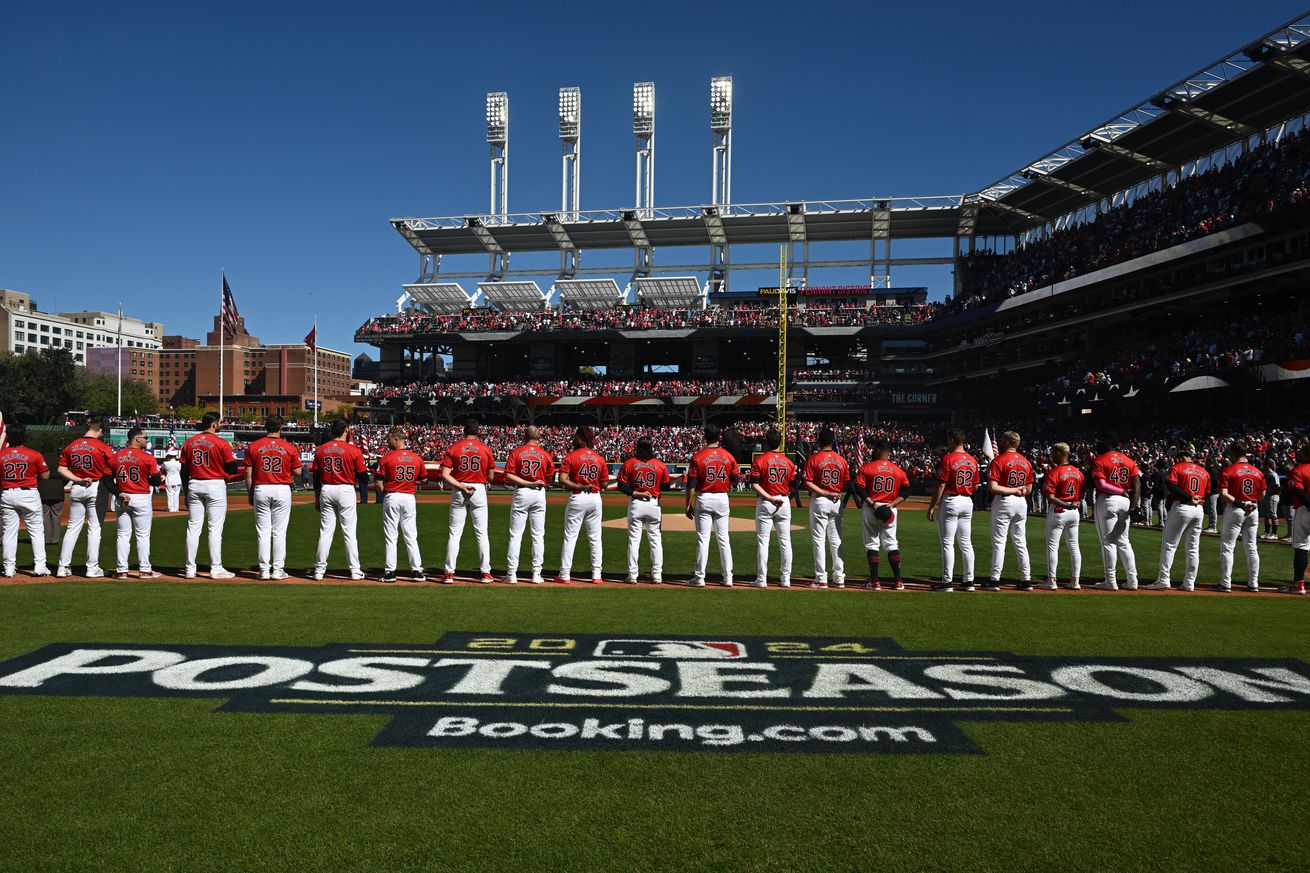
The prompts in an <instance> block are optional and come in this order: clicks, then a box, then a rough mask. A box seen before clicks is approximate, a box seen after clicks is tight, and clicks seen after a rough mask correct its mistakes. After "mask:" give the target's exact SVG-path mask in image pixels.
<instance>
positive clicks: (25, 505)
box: [0, 424, 50, 579]
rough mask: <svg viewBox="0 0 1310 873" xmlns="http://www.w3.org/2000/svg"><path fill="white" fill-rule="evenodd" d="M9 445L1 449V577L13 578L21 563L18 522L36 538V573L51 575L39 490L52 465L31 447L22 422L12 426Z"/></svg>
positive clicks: (34, 541)
mask: <svg viewBox="0 0 1310 873" xmlns="http://www.w3.org/2000/svg"><path fill="white" fill-rule="evenodd" d="M7 438H8V442H9V444H8V445H7V446H6V447H5V448H4V449H3V450H0V531H3V534H2V535H0V540H2V542H3V546H0V550H2V551H0V576H3V577H4V578H6V579H11V578H13V576H14V573H15V572H16V571H17V563H18V522H19V520H20V519H21V520H22V522H23V524H25V525H27V536H28V538H29V539H30V540H31V541H32V575H33V576H49V575H50V568H49V566H47V564H46V557H45V524H44V521H43V519H42V515H41V497H40V495H39V494H37V493H36V483H37V480H38V479H49V478H50V468H49V467H47V466H46V463H45V458H43V457H41V453H40V452H38V451H35V450H33V449H29V448H28V447H27V446H25V445H24V443H25V442H27V428H26V427H24V426H23V425H21V424H11V425H9V427H8V431H7Z"/></svg>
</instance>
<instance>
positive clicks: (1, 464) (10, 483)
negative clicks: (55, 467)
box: [0, 446, 50, 489]
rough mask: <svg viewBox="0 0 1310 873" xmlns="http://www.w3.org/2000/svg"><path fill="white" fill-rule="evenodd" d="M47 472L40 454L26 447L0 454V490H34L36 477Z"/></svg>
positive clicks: (8, 449) (48, 469)
mask: <svg viewBox="0 0 1310 873" xmlns="http://www.w3.org/2000/svg"><path fill="white" fill-rule="evenodd" d="M49 472H50V468H49V467H47V466H46V465H45V458H43V457H41V453H40V452H38V451H36V450H34V449H29V448H28V447H27V446H9V447H8V448H7V449H5V450H4V451H3V452H0V488H6V489H7V488H35V487H36V480H37V477H38V476H40V475H41V474H42V473H49Z"/></svg>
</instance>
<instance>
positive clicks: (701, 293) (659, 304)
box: [632, 276, 705, 309]
mask: <svg viewBox="0 0 1310 873" xmlns="http://www.w3.org/2000/svg"><path fill="white" fill-rule="evenodd" d="M632 284H633V285H634V286H636V288H637V299H638V300H640V301H641V302H642V303H644V304H645V305H647V306H652V307H655V308H657V309H696V308H703V307H704V306H705V289H703V288H702V287H701V285H700V282H698V281H697V280H696V277H695V276H638V277H637V278H635V279H633V280H632Z"/></svg>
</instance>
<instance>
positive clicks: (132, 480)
mask: <svg viewBox="0 0 1310 873" xmlns="http://www.w3.org/2000/svg"><path fill="white" fill-rule="evenodd" d="M113 481H114V484H115V485H116V486H117V489H118V501H117V504H116V505H115V508H114V512H115V513H117V515H118V542H117V546H118V555H117V557H118V565H117V567H116V568H115V569H116V572H115V574H114V576H115V578H117V579H126V578H128V575H127V571H128V562H127V559H128V557H129V555H130V553H131V551H132V534H133V532H135V533H136V563H137V576H139V577H140V578H142V579H158V578H159V577H160V575H161V574H160V573H156V572H155V571H154V569H153V568H152V567H151V566H150V530H151V526H152V524H153V523H154V516H155V509H154V506H153V505H152V503H151V498H152V496H153V493H154V489H156V488H158V487H159V486H160V485H162V484H163V481H164V478H163V476H162V474H161V473H160V472H159V464H158V463H157V462H156V461H155V456H154V455H152V454H150V453H149V452H147V451H146V432H145V431H143V430H142V429H141V428H139V427H134V428H132V429H131V430H129V431H128V432H127V447H126V448H124V449H123V450H122V451H121V452H119V453H118V454H117V455H116V456H115V457H114V472H113Z"/></svg>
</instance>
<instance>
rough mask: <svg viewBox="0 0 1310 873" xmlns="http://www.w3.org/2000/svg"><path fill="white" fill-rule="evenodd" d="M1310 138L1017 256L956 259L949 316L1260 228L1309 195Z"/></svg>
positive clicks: (1215, 170) (1292, 140) (1262, 151)
mask: <svg viewBox="0 0 1310 873" xmlns="http://www.w3.org/2000/svg"><path fill="white" fill-rule="evenodd" d="M1308 176H1310V133H1306V132H1305V131H1302V132H1298V133H1296V134H1292V135H1290V136H1285V137H1284V138H1283V139H1282V141H1281V142H1280V143H1278V144H1273V143H1269V144H1264V145H1261V146H1259V147H1257V148H1254V149H1252V150H1251V151H1249V152H1247V153H1246V154H1244V155H1241V156H1240V157H1238V158H1237V159H1235V160H1233V161H1231V162H1229V163H1227V164H1224V165H1223V166H1219V167H1212V168H1211V169H1209V170H1207V171H1205V172H1203V173H1197V174H1195V175H1192V176H1189V177H1188V178H1186V179H1183V180H1181V181H1180V182H1179V183H1178V184H1177V185H1174V186H1173V187H1170V188H1164V189H1162V190H1159V191H1152V192H1151V193H1149V194H1146V195H1144V196H1141V197H1138V198H1137V199H1136V200H1134V201H1133V202H1132V203H1130V204H1125V205H1122V206H1118V207H1115V208H1113V209H1110V210H1108V211H1106V212H1105V213H1103V214H1101V215H1100V216H1098V217H1097V218H1096V220H1094V221H1090V222H1087V223H1084V224H1079V225H1074V226H1071V227H1068V228H1065V229H1063V230H1059V231H1056V232H1055V233H1053V234H1051V235H1050V236H1048V237H1046V238H1044V239H1041V240H1038V241H1036V242H1033V243H1030V244H1028V245H1026V246H1024V247H1022V248H1020V249H1018V250H1016V251H1013V252H1007V253H996V252H991V251H976V252H973V253H972V254H969V255H966V256H964V257H962V258H961V264H960V272H961V278H962V282H963V290H962V291H961V294H960V296H959V298H958V299H956V300H955V301H954V302H953V308H955V309H961V308H968V307H971V306H976V305H979V304H981V303H986V302H989V301H993V300H999V299H1004V298H1005V297H1009V296H1012V295H1015V294H1022V293H1024V292H1026V291H1031V290H1033V289H1036V288H1044V287H1046V286H1048V285H1051V284H1053V283H1055V282H1060V281H1063V280H1066V279H1072V278H1074V277H1075V276H1080V275H1083V274H1085V273H1090V272H1093V271H1095V270H1098V269H1101V268H1103V267H1109V266H1113V265H1114V264H1118V263H1122V262H1123V261H1127V260H1131V259H1132V258H1135V257H1138V256H1140V255H1145V254H1149V253H1150V252H1154V251H1159V250H1161V249H1164V248H1168V247H1169V246H1173V245H1177V244H1179V243H1184V242H1187V241H1189V240H1193V239H1196V238H1198V237H1202V236H1206V235H1207V234H1211V233H1215V232H1216V231H1220V230H1224V229H1225V228H1229V227H1233V226H1236V225H1239V224H1243V223H1245V222H1249V221H1259V220H1260V219H1262V218H1265V217H1267V216H1269V215H1270V214H1272V213H1275V212H1278V211H1280V210H1282V209H1285V208H1287V207H1289V206H1293V205H1296V204H1300V203H1302V202H1303V201H1304V200H1305V199H1306V198H1307V196H1308V195H1310V180H1308V179H1307V177H1308Z"/></svg>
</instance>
